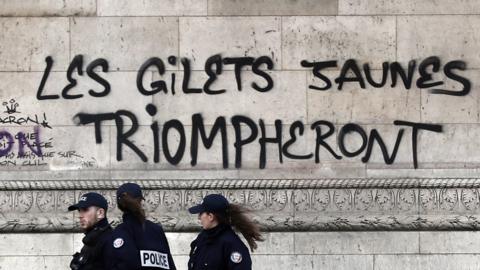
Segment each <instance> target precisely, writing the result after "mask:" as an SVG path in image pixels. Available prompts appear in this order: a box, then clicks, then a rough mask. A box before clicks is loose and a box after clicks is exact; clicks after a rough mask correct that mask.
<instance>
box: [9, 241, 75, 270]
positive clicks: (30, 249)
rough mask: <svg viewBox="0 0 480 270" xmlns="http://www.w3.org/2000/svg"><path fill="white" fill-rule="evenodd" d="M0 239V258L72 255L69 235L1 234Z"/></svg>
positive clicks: (71, 242) (71, 243)
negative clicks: (0, 242)
mask: <svg viewBox="0 0 480 270" xmlns="http://www.w3.org/2000/svg"><path fill="white" fill-rule="evenodd" d="M0 239H1V240H2V243H3V244H2V245H0V258H4V257H11V256H32V257H33V256H62V255H71V254H73V253H72V251H73V236H72V235H71V234H61V233H55V234H38V233H37V234H2V235H1V236H0ZM7 243H8V244H7ZM11 269H13V268H11Z"/></svg>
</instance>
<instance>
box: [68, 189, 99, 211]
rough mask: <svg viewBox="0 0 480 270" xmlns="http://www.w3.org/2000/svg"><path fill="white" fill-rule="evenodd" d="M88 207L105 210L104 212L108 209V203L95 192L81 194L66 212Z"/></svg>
mask: <svg viewBox="0 0 480 270" xmlns="http://www.w3.org/2000/svg"><path fill="white" fill-rule="evenodd" d="M90 206H97V207H100V208H103V209H105V211H106V210H107V209H108V203H107V200H106V199H105V197H103V196H102V195H100V194H98V193H96V192H89V193H85V194H83V195H82V197H80V199H79V200H78V202H77V203H76V204H74V205H70V206H69V207H68V211H73V210H78V209H87V208H88V207H90Z"/></svg>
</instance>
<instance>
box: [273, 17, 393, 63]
mask: <svg viewBox="0 0 480 270" xmlns="http://www.w3.org/2000/svg"><path fill="white" fill-rule="evenodd" d="M282 24H283V27H282V29H283V38H282V55H283V62H282V67H283V68H284V69H302V67H301V65H300V62H301V61H302V60H308V61H310V62H312V61H328V60H338V61H339V63H340V64H342V63H343V62H344V61H345V60H347V59H351V58H353V59H356V60H357V61H359V62H361V63H366V62H368V63H370V64H371V67H381V63H382V62H383V61H389V60H392V59H395V40H396V39H395V34H396V31H395V17H389V16H368V17H367V16H338V17H328V16H324V17H322V16H317V17H285V18H283V21H282Z"/></svg>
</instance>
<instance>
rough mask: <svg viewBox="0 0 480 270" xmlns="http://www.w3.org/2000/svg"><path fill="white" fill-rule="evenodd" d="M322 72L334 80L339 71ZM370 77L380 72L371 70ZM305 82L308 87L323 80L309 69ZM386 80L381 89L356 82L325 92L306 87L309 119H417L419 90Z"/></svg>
mask: <svg viewBox="0 0 480 270" xmlns="http://www.w3.org/2000/svg"><path fill="white" fill-rule="evenodd" d="M358 64H359V65H360V63H358ZM323 74H325V75H326V76H327V77H328V78H329V79H330V80H331V81H332V83H333V81H334V80H335V78H336V77H337V76H339V74H340V73H339V71H337V72H333V71H329V72H323ZM372 76H373V77H374V78H381V76H382V72H381V71H373V72H372ZM363 78H364V79H365V75H363ZM388 78H390V76H388ZM376 80H378V81H380V79H376ZM308 81H309V82H308V86H307V87H309V86H316V87H322V86H323V85H322V83H323V82H322V81H321V80H320V79H318V78H316V77H314V76H313V74H312V73H311V72H310V73H309V75H308ZM388 81H389V80H388V79H387V84H386V86H385V87H382V88H374V87H373V86H371V85H369V84H368V83H366V88H365V89H362V88H361V87H360V85H359V84H358V83H357V82H346V83H345V84H344V85H343V87H342V89H341V90H338V89H337V85H336V84H333V86H332V87H331V88H330V89H328V90H325V91H322V90H314V89H308V90H307V95H308V98H307V100H308V118H309V119H308V122H309V123H312V122H313V121H315V120H318V119H320V118H321V119H323V120H327V121H330V122H334V123H349V122H354V123H367V124H372V123H379V124H380V123H382V124H393V121H395V120H407V121H413V122H416V121H419V120H420V91H417V90H413V89H410V90H406V89H405V88H402V87H398V86H397V87H396V88H393V89H392V88H391V87H390V83H388Z"/></svg>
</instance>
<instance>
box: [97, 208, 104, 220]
mask: <svg viewBox="0 0 480 270" xmlns="http://www.w3.org/2000/svg"><path fill="white" fill-rule="evenodd" d="M102 218H105V209H103V208H98V211H97V219H102Z"/></svg>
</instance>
